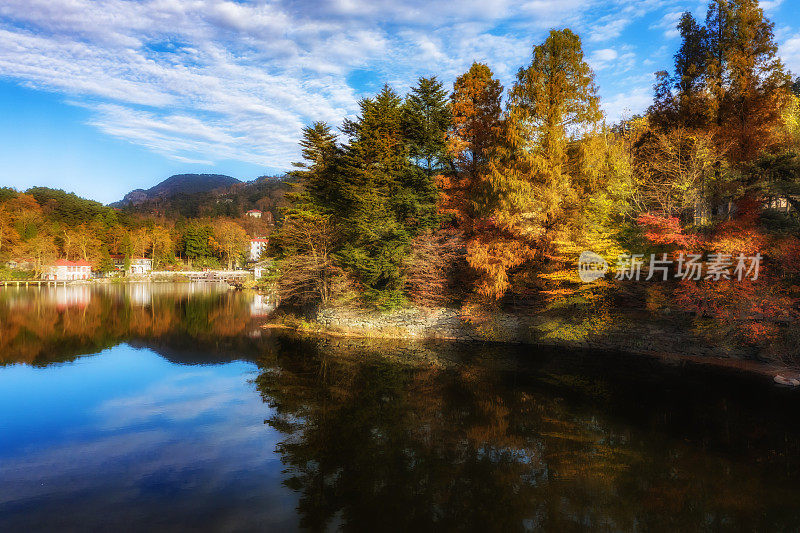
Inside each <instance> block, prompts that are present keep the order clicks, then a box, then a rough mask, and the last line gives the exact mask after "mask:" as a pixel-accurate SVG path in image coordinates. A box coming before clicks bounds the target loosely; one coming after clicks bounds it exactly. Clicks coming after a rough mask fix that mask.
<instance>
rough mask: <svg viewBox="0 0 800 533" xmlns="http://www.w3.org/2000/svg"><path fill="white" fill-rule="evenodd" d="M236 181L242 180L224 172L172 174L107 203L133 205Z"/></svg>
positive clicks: (226, 184) (222, 186) (119, 205)
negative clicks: (150, 185) (145, 187)
mask: <svg viewBox="0 0 800 533" xmlns="http://www.w3.org/2000/svg"><path fill="white" fill-rule="evenodd" d="M237 183H242V181H241V180H238V179H236V178H234V177H231V176H227V175H225V174H173V175H172V176H170V177H168V178H166V179H165V180H162V181H161V182H159V183H157V184H156V185H154V186H152V187H150V188H149V189H134V190H132V191H130V192H129V193H128V194H126V195H125V196H124V197H123V198H122V200H119V201H116V202H113V203H111V204H109V205H110V206H111V207H116V208H122V207H128V206H135V205H138V204H142V203H145V202H147V201H148V200H155V199H159V198H162V199H168V198H172V197H175V196H178V195H181V194H186V195H193V194H198V193H208V192H212V191H214V190H216V189H227V188H229V187H231V186H232V185H235V184H237Z"/></svg>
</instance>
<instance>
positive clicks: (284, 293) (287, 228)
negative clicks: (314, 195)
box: [275, 210, 346, 307]
mask: <svg viewBox="0 0 800 533" xmlns="http://www.w3.org/2000/svg"><path fill="white" fill-rule="evenodd" d="M275 240H276V241H277V242H276V243H275V244H276V245H277V246H279V247H280V248H281V251H282V259H281V261H280V280H279V284H278V285H279V287H278V292H279V294H280V298H281V301H282V302H286V303H290V304H293V305H300V306H303V305H306V304H319V305H321V306H323V307H324V306H326V305H328V304H329V303H330V302H331V300H332V299H333V298H334V297H336V296H337V295H338V294H341V292H342V290H343V289H344V287H345V286H346V278H345V276H344V273H343V271H342V269H341V267H340V266H339V264H338V261H337V260H336V259H335V257H334V255H333V253H334V251H335V249H336V241H337V230H336V227H335V226H334V225H333V224H332V223H331V215H320V214H317V213H313V212H310V211H301V210H293V211H292V212H291V213H289V214H287V216H286V218H285V219H284V223H283V226H282V227H281V229H280V231H279V232H278V233H277V234H276V235H275Z"/></svg>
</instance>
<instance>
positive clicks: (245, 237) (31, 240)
mask: <svg viewBox="0 0 800 533" xmlns="http://www.w3.org/2000/svg"><path fill="white" fill-rule="evenodd" d="M269 231H270V226H269V224H267V223H266V221H262V220H257V219H250V218H245V217H241V216H240V217H238V218H229V217H213V218H212V217H205V218H182V217H179V218H166V217H164V216H160V215H157V214H151V213H148V212H146V211H145V212H141V213H139V212H134V211H131V210H125V211H119V210H116V209H113V208H111V207H107V206H104V205H103V204H100V203H98V202H94V201H91V200H86V199H84V198H80V197H78V196H76V195H75V194H72V193H66V192H64V191H61V190H54V189H48V188H44V187H35V188H31V189H28V190H27V191H25V192H18V191H16V190H13V189H9V188H3V189H0V264H2V265H5V264H9V263H10V264H12V265H15V266H17V267H20V266H24V267H26V269H25V270H26V271H16V272H14V271H12V272H9V271H6V272H5V273H4V275H6V276H7V275H18V276H28V275H35V276H38V275H39V274H41V272H42V271H43V269H44V268H45V267H46V266H47V265H49V264H51V263H52V262H53V261H55V260H56V259H60V258H63V259H69V260H73V261H79V260H80V261H88V262H89V263H91V264H92V266H93V269H94V270H96V271H100V272H114V271H116V270H117V269H116V267H115V264H114V261H113V260H112V256H113V255H117V256H122V257H123V258H128V259H130V258H133V257H149V258H152V260H153V268H154V269H160V268H183V267H184V266H188V267H191V268H203V267H226V268H232V267H233V266H235V265H237V264H244V262H245V261H246V260H247V253H248V251H249V240H250V236H259V237H260V236H264V235H266V234H267V233H268V232H269ZM117 262H119V261H117ZM0 268H2V267H0Z"/></svg>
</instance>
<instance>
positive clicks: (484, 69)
mask: <svg viewBox="0 0 800 533" xmlns="http://www.w3.org/2000/svg"><path fill="white" fill-rule="evenodd" d="M502 96H503V86H502V85H501V84H500V82H499V81H498V80H497V79H496V78H495V77H494V74H493V73H492V71H491V69H489V67H488V66H486V65H484V64H482V63H473V64H472V66H471V67H470V69H469V70H468V71H467V72H465V73H464V74H462V75H461V76H459V77H458V78H456V81H455V83H454V84H453V93H452V95H451V97H450V98H451V108H452V116H453V118H452V123H453V124H452V129H451V131H450V134H449V136H448V149H449V151H450V154H451V155H452V157H453V158H454V160H455V164H456V172H455V174H456V175H455V179H457V180H459V181H461V182H463V185H462V186H461V187H458V188H457V189H456V191H455V192H454V194H461V195H462V196H466V198H464V202H466V203H474V201H475V198H474V196H475V194H476V193H477V189H478V188H479V182H480V180H481V178H482V177H483V176H484V175H485V174H486V171H487V165H488V162H489V157H490V156H491V154H492V151H493V150H494V149H495V146H496V145H497V142H498V140H499V139H500V136H501V132H502V126H503V119H502V107H501V101H502ZM458 189H461V192H460V193H459V192H458ZM462 203H463V202H462ZM470 211H471V209H470Z"/></svg>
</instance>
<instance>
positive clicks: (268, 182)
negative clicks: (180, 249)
mask: <svg viewBox="0 0 800 533" xmlns="http://www.w3.org/2000/svg"><path fill="white" fill-rule="evenodd" d="M294 181H295V179H294V178H291V177H288V176H261V177H259V178H256V179H255V180H253V181H239V180H237V179H235V178H231V177H230V176H222V175H218V174H178V175H177V176H171V177H169V178H167V179H166V180H164V181H162V182H161V183H159V184H158V185H156V186H155V187H152V188H150V189H147V190H142V189H137V190H134V191H131V192H129V193H128V194H126V195H125V198H123V199H122V200H121V201H119V202H115V203H113V204H111V206H112V207H116V208H118V209H121V210H123V211H125V212H129V213H138V214H143V215H158V216H166V217H183V218H203V217H211V218H213V217H233V218H237V217H242V216H244V214H245V213H246V212H247V211H248V210H250V209H259V210H261V211H263V212H265V214H266V213H267V212H268V213H269V216H268V217H265V220H277V219H278V218H279V216H280V210H281V208H282V207H283V206H285V205H286V200H285V198H284V196H285V194H286V193H287V192H288V191H289V190H290V189H291V187H292V185H291V184H292V183H293V182H294Z"/></svg>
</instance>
